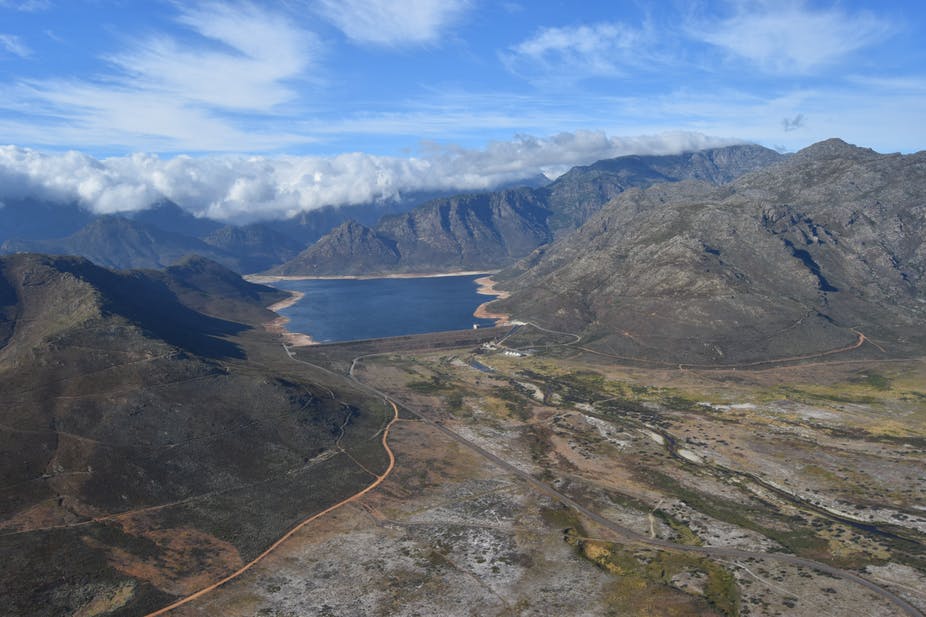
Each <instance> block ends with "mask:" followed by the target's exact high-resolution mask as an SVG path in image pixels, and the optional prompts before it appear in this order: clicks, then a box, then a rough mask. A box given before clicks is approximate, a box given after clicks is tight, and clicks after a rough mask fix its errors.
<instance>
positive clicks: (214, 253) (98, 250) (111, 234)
mask: <svg viewBox="0 0 926 617" xmlns="http://www.w3.org/2000/svg"><path fill="white" fill-rule="evenodd" d="M0 250H2V252H5V253H11V252H44V253H54V254H59V255H80V256H81V257H86V258H87V259H89V260H91V261H93V262H94V263H96V264H99V265H101V266H104V267H109V268H123V269H129V268H162V267H164V266H167V265H170V264H172V263H174V262H176V261H177V260H179V259H181V258H182V257H185V256H187V255H191V254H197V255H201V256H204V257H209V258H212V259H215V260H217V261H221V262H223V263H225V264H227V265H229V266H232V267H235V266H236V265H237V262H236V259H235V258H234V257H233V256H231V255H229V254H227V253H225V252H223V251H221V250H219V249H217V248H215V247H212V246H210V245H208V244H206V243H205V242H202V241H201V240H198V239H196V238H193V237H191V236H187V235H184V234H178V233H173V232H169V231H164V230H162V229H159V228H157V227H153V226H151V225H147V224H144V223H139V222H136V221H132V220H130V219H126V218H123V217H121V216H104V217H99V218H97V219H95V220H93V221H92V222H91V223H89V224H88V225H87V226H85V227H83V228H82V229H80V230H79V231H78V232H76V233H74V234H72V235H70V236H67V237H65V238H61V239H58V240H39V241H31V242H25V241H7V242H4V243H3V245H2V248H0Z"/></svg>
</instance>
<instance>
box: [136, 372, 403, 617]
mask: <svg viewBox="0 0 926 617" xmlns="http://www.w3.org/2000/svg"><path fill="white" fill-rule="evenodd" d="M293 359H294V360H295V358H293ZM300 361H301V360H300ZM313 366H314V365H313ZM386 402H388V403H389V404H390V405H392V412H393V416H392V419H391V420H390V421H389V423H388V424H387V425H386V428H385V429H384V430H383V439H382V443H383V448H384V449H385V450H386V454H387V455H388V456H389V465H388V466H387V467H386V470H385V471H384V472H383V473H382V474H380V475H378V476H377V477H376V479H375V480H374V481H373V483H372V484H370V485H368V486H367V487H366V488H364V489H363V490H361V491H360V492H359V493H355V494H353V495H351V496H350V497H348V498H347V499H344V500H343V501H339V502H338V503H336V504H334V505H333V506H329V507H327V508H325V509H324V510H322V511H321V512H318V513H317V514H313V515H312V516H310V517H309V518H307V519H305V520H304V521H302V522H300V523H299V524H298V525H296V526H295V527H293V528H292V529H290V530H289V531H287V532H286V533H285V534H284V535H283V536H282V537H280V539H278V540H277V541H276V542H274V543H273V544H271V545H270V546H269V547H267V549H266V550H265V551H264V552H263V553H261V554H260V555H258V556H257V557H255V558H254V559H252V560H251V561H249V562H248V563H246V564H245V565H243V566H241V567H240V568H238V569H237V570H235V571H234V572H232V573H231V574H229V575H228V576H226V577H225V578H223V579H221V580H219V581H216V582H215V583H213V584H211V585H209V586H208V587H204V588H203V589H200V590H199V591H197V592H195V593H193V594H191V595H188V596H186V597H185V598H181V599H180V600H177V601H176V602H174V603H173V604H170V605H168V606H165V607H164V608H161V609H158V610H156V611H154V612H153V613H148V614H147V615H146V616H145V617H156V616H157V615H164V614H166V613H169V612H170V611H172V610H174V609H176V608H179V607H181V606H183V605H184V604H188V603H190V602H192V601H193V600H196V599H198V598H201V597H203V596H204V595H206V594H207V593H209V592H210V591H214V590H215V589H218V588H219V587H221V586H222V585H224V584H225V583H227V582H229V581H231V580H234V579H236V578H238V577H239V576H241V575H242V574H244V573H245V572H247V571H248V570H250V569H251V568H253V567H254V566H255V565H256V564H257V563H259V562H260V561H261V560H262V559H263V558H264V557H266V556H267V555H269V554H270V553H272V552H273V551H274V550H276V549H277V548H279V547H280V545H281V544H283V543H284V542H286V540H288V539H289V538H290V537H291V536H292V535H293V534H294V533H296V532H297V531H299V530H300V529H302V528H303V527H305V526H306V525H308V524H309V523H311V522H312V521H315V520H317V519H319V518H321V517H323V516H325V515H326V514H328V513H329V512H332V511H334V510H337V509H338V508H340V507H341V506H344V505H347V504H349V503H351V502H352V501H356V500H357V499H359V498H361V497H363V496H364V495H366V494H367V493H369V492H370V491H372V490H373V489H374V488H376V487H377V486H379V485H380V484H382V483H383V481H384V480H385V479H386V477H387V476H389V474H390V473H392V470H393V468H394V467H395V454H394V453H393V452H392V448H390V447H389V442H388V440H389V430H390V429H391V428H392V425H393V424H395V422H396V420H398V419H399V408H398V407H397V406H396V404H395V403H393V402H392V401H391V400H389V399H386Z"/></svg>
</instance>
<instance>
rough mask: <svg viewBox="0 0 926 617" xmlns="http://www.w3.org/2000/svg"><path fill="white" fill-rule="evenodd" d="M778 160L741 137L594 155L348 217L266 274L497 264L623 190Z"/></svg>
mask: <svg viewBox="0 0 926 617" xmlns="http://www.w3.org/2000/svg"><path fill="white" fill-rule="evenodd" d="M781 158H783V155H781V154H779V153H777V152H775V151H774V150H769V149H768V148H763V147H761V146H754V145H742V146H729V147H726V148H716V149H711V150H702V151H699V152H690V153H685V154H679V155H671V156H623V157H618V158H615V159H609V160H604V161H599V162H597V163H595V164H593V165H589V166H585V167H575V168H573V169H572V170H570V171H569V172H567V173H566V174H564V175H563V176H561V177H560V178H558V179H557V180H555V181H554V182H552V183H550V184H549V185H547V186H544V187H539V188H521V189H512V190H503V191H496V192H493V193H484V194H476V195H465V196H458V197H449V198H442V199H436V200H433V201H430V202H428V203H425V204H423V205H421V206H418V207H417V208H415V209H414V210H411V211H410V212H407V213H404V214H398V215H393V216H387V217H383V218H382V219H380V221H379V223H377V224H376V225H375V226H374V227H372V228H371V227H367V226H364V225H360V224H357V223H356V222H349V223H345V224H344V225H342V226H340V227H338V228H337V229H335V230H333V231H331V232H330V233H329V234H327V235H325V236H323V237H322V238H321V239H319V240H318V242H316V243H315V244H313V245H312V246H309V247H308V248H307V249H306V250H304V251H303V252H302V253H300V254H299V255H298V256H296V257H294V258H293V259H291V260H290V261H288V262H286V263H284V264H283V265H281V266H279V267H276V268H273V269H271V270H270V273H271V274H279V275H290V276H293V275H296V276H298V275H309V276H311V275H337V274H384V273H391V272H419V273H421V272H436V271H466V270H486V269H489V270H491V269H496V268H500V267H504V266H506V265H509V264H511V263H513V262H514V261H515V260H516V259H517V258H519V257H523V256H525V255H527V254H529V253H530V252H531V251H532V250H533V249H535V248H537V247H539V246H542V245H545V244H547V243H549V242H550V241H552V240H553V239H554V238H556V237H560V236H562V235H564V234H567V233H569V232H570V231H572V230H573V229H575V228H577V227H579V226H580V225H582V224H583V223H584V222H585V220H587V219H588V217H589V216H591V215H592V214H594V213H595V212H596V211H597V210H598V209H599V208H601V206H603V205H604V204H605V203H606V202H607V201H608V200H610V199H611V198H613V197H615V196H616V195H619V194H620V193H622V192H623V191H625V190H627V189H629V188H634V187H640V188H642V187H647V186H651V185H653V184H656V183H662V182H678V181H680V180H685V179H692V178H693V179H699V180H703V181H705V182H712V183H716V184H721V183H724V182H728V181H730V180H732V179H733V178H735V177H737V176H739V175H740V174H742V173H745V172H747V171H752V170H755V169H760V168H762V167H765V166H767V165H770V164H772V163H774V162H776V161H778V160H780V159H781Z"/></svg>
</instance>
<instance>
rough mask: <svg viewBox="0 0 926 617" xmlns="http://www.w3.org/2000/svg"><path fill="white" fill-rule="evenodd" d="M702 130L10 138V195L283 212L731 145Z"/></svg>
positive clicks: (101, 205)
mask: <svg viewBox="0 0 926 617" xmlns="http://www.w3.org/2000/svg"><path fill="white" fill-rule="evenodd" d="M730 143H736V141H734V140H726V139H718V138H713V137H708V136H705V135H701V134H697V133H683V132H675V133H662V134H658V135H647V136H638V137H609V136H607V135H606V134H605V133H603V132H600V131H579V132H575V133H562V134H559V135H554V136H551V137H546V138H538V137H532V136H519V137H517V138H516V139H514V140H511V141H505V142H493V143H490V144H489V145H488V146H487V147H486V148H484V149H480V150H471V149H465V148H460V147H452V146H439V145H433V144H432V145H429V146H427V147H426V148H425V149H424V150H425V151H424V154H423V155H422V156H420V157H409V158H400V157H386V156H374V155H370V154H364V153H350V154H342V155H338V156H332V157H310V156H304V157H297V156H279V157H262V156H250V157H245V156H208V157H199V158H192V157H189V156H177V157H174V158H170V159H162V158H159V157H157V156H154V155H150V154H134V155H131V156H125V157H114V158H107V159H102V160H99V159H95V158H93V157H90V156H87V155H85V154H81V153H78V152H67V153H63V154H49V153H42V152H39V151H36V150H32V149H27V148H21V147H17V146H4V147H0V187H2V188H0V200H9V199H21V198H24V197H34V198H38V199H44V200H50V201H55V202H74V201H76V202H78V203H80V204H82V205H83V206H84V207H86V208H88V209H91V210H93V211H96V212H119V211H126V210H138V209H143V208H145V207H148V206H149V205H151V203H152V202H154V201H155V200H156V199H158V198H159V197H167V198H168V199H171V200H173V201H175V202H177V203H178V204H180V205H181V206H183V207H184V208H186V209H188V210H190V211H191V212H193V213H195V214H199V215H208V216H210V217H214V218H218V219H226V220H235V221H247V220H258V219H267V218H278V217H283V216H288V215H292V214H295V213H296V212H299V211H302V210H312V209H315V208H319V207H322V206H325V205H336V206H346V205H351V204H361V203H370V202H373V201H377V200H384V199H390V198H395V197H398V196H400V195H402V194H403V193H408V192H414V191H427V190H480V189H490V188H493V187H495V186H498V185H500V184H503V183H508V182H514V181H517V180H521V179H525V178H529V177H533V176H536V175H537V174H539V173H546V174H547V175H548V176H550V177H552V176H556V175H558V174H560V173H563V172H564V171H566V170H567V169H568V168H569V167H572V166H574V165H579V164H587V163H591V162H593V161H596V160H599V159H603V158H610V157H615V156H621V155H625V154H670V153H677V152H682V151H690V150H697V149H701V148H706V147H713V146H721V145H728V144H730Z"/></svg>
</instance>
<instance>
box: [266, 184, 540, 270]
mask: <svg viewBox="0 0 926 617" xmlns="http://www.w3.org/2000/svg"><path fill="white" fill-rule="evenodd" d="M546 216H547V212H546V211H545V210H544V208H543V206H542V205H541V204H540V203H539V202H538V200H537V199H536V198H535V197H534V195H533V192H532V191H531V190H530V189H516V190H507V191H500V192H497V193H483V194H476V195H460V196H457V197H452V198H448V199H440V200H436V201H433V202H430V203H428V204H425V205H423V206H421V207H419V208H416V209H415V210H413V211H411V212H408V213H406V214H401V215H394V216H387V217H384V218H383V219H381V220H380V222H379V224H377V225H376V227H375V228H373V229H370V228H368V227H365V226H363V225H360V224H359V223H355V222H349V223H345V224H344V225H342V226H340V227H338V228H337V229H336V230H334V231H332V232H331V233H330V234H328V235H326V236H325V237H323V238H322V239H321V240H319V241H318V242H317V243H316V244H314V245H312V246H310V247H309V248H308V249H306V250H305V251H303V252H302V253H300V254H299V255H298V256H296V257H295V258H294V259H292V260H290V261H289V262H287V263H285V264H283V265H282V266H280V267H278V268H275V269H273V270H271V273H273V274H281V275H291V274H292V275H296V274H370V273H381V272H390V271H391V272H436V271H445V270H476V269H484V268H491V267H493V266H494V265H496V264H498V263H505V262H508V261H510V260H512V259H514V258H517V257H520V256H522V255H525V254H527V253H528V252H530V250H531V249H533V248H534V247H535V246H537V245H538V244H542V243H543V242H546V241H548V240H549V233H548V232H547V230H546V226H545V224H544V220H545V218H546Z"/></svg>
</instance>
